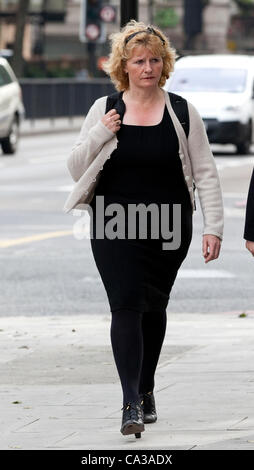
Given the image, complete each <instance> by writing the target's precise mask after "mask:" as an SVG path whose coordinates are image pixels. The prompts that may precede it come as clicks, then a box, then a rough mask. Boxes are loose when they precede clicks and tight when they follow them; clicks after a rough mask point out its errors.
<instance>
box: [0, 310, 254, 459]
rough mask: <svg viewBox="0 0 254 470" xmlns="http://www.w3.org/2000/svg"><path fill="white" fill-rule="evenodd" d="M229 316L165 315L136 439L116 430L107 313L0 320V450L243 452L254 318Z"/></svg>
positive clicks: (249, 440) (253, 380) (251, 437)
mask: <svg viewBox="0 0 254 470" xmlns="http://www.w3.org/2000/svg"><path fill="white" fill-rule="evenodd" d="M239 313H240V312H235V313H221V314H203V315H202V314H172V313H170V312H169V311H168V324H167V331H166V337H165V342H164V345H163V348H162V352H161V357H160V362H159V365H158V368H157V372H156V385H155V399H156V404H157V412H158V421H157V422H156V423H154V424H146V425H145V431H144V432H143V433H142V437H141V439H136V438H135V437H134V436H131V435H130V436H123V435H122V434H121V433H120V424H121V417H122V411H121V407H122V392H121V388H120V381H119V379H118V375H117V371H116V367H115V364H114V360H113V355H112V351H111V344H110V333H109V331H110V315H106V316H105V315H101V316H98V315H96V316H95V315H91V316H87V315H86V316H70V317H66V316H62V317H58V316H57V317H4V318H0V377H1V379H0V397H1V399H0V435H1V438H0V449H29V450H32V449H37V450H39V449H79V450H82V449H83V450H85V449H90V450H93V449H125V450H127V451H128V450H130V449H134V450H135V449H147V450H151V449H155V450H156V449H172V450H174V449H195V450H199V449H202V450H203V449H206V450H207V449H226V450H229V449H233V450H237V449H242V450H246V449H250V450H253V449H254V406H253V397H254V341H253V338H254V312H250V313H248V315H247V316H246V317H244V318H240V317H239ZM151 347H152V345H151Z"/></svg>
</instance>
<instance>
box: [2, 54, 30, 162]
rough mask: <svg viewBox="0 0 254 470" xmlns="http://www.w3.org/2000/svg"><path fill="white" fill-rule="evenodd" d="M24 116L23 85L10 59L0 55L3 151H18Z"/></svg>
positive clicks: (9, 152)
mask: <svg viewBox="0 0 254 470" xmlns="http://www.w3.org/2000/svg"><path fill="white" fill-rule="evenodd" d="M24 116H25V109H24V105H23V100H22V91H21V87H20V85H19V83H18V81H17V78H16V76H15V74H14V72H13V70H12V68H11V66H10V64H9V63H8V61H7V60H6V59H4V58H3V57H0V142H1V146H2V150H3V153H6V154H13V153H15V152H16V150H17V146H18V140H19V127H20V123H21V121H22V119H23V118H24Z"/></svg>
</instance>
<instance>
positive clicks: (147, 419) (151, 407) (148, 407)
mask: <svg viewBox="0 0 254 470" xmlns="http://www.w3.org/2000/svg"><path fill="white" fill-rule="evenodd" d="M140 399H141V406H142V408H143V413H144V423H155V421H157V413H156V408H155V400H154V394H153V392H148V393H142V394H140Z"/></svg>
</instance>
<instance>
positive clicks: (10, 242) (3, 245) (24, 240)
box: [0, 230, 73, 248]
mask: <svg viewBox="0 0 254 470" xmlns="http://www.w3.org/2000/svg"><path fill="white" fill-rule="evenodd" d="M66 235H73V231H72V230H61V231H58V232H46V233H38V234H37V235H31V236H29V237H22V238H15V239H13V240H0V248H7V247H9V246H14V245H22V244H23V243H30V242H38V241H40V240H46V239H47V238H56V237H64V236H66Z"/></svg>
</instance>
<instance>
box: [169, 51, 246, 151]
mask: <svg viewBox="0 0 254 470" xmlns="http://www.w3.org/2000/svg"><path fill="white" fill-rule="evenodd" d="M164 88H165V89H166V90H167V91H172V92H173V93H176V94H179V95H181V96H183V97H184V98H186V99H187V100H188V101H190V102H191V103H193V105H194V106H195V107H196V108H197V110H198V111H199V113H200V115H201V117H202V119H203V121H204V123H205V126H206V130H207V135H208V138H209V141H210V143H217V144H234V145H235V146H236V150H237V154H242V155H246V154H248V153H249V152H250V145H251V143H252V142H253V136H254V57H253V56H248V55H233V54H232V55H230V54H214V55H212V54H211V55H197V56H186V57H181V58H180V59H178V60H177V61H176V64H175V70H174V72H173V74H172V76H171V77H170V78H169V79H168V80H167V82H166V84H165V87H164Z"/></svg>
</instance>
